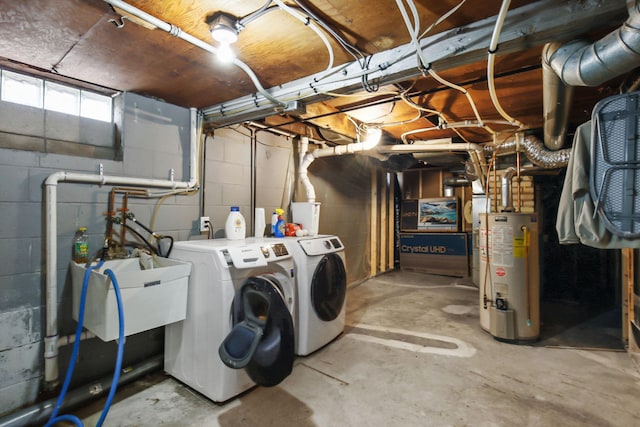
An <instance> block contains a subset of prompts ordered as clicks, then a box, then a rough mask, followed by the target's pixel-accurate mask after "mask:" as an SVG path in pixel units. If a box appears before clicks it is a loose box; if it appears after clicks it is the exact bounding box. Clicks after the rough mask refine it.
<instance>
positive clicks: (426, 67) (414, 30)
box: [396, 0, 495, 135]
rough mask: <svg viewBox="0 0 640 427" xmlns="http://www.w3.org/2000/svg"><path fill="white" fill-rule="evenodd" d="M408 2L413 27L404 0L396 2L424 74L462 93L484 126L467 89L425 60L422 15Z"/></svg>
mask: <svg viewBox="0 0 640 427" xmlns="http://www.w3.org/2000/svg"><path fill="white" fill-rule="evenodd" d="M406 1H407V4H408V5H409V9H410V11H411V14H412V15H413V20H414V22H413V25H412V24H411V19H410V18H409V13H408V12H407V8H406V7H405V5H404V0H396V4H397V5H398V9H400V13H401V15H402V19H403V20H404V23H405V25H406V27H407V30H408V31H409V35H410V36H411V43H412V44H413V47H414V49H415V53H416V55H417V56H418V60H419V61H420V65H421V67H423V74H424V72H425V71H426V72H427V73H428V74H429V75H430V76H431V77H433V78H434V79H435V80H436V81H437V82H439V83H440V84H443V85H445V86H447V87H449V88H451V89H454V90H456V91H458V92H460V93H462V94H463V95H464V96H465V97H466V98H467V101H468V102H469V105H470V106H471V109H472V110H473V114H474V116H475V117H476V120H477V121H478V123H481V124H482V123H483V120H482V117H480V113H479V112H478V108H477V107H476V104H475V102H474V100H473V97H472V96H471V93H469V91H468V90H467V89H465V88H463V87H461V86H458V85H456V84H455V83H452V82H450V81H448V80H446V79H444V78H442V77H441V76H440V75H438V74H437V73H436V72H435V71H434V70H433V69H432V67H431V64H430V63H429V62H428V61H427V60H426V59H425V57H424V54H423V52H422V49H421V48H420V41H419V39H418V33H419V32H420V28H419V27H420V15H419V14H418V9H417V8H416V5H415V3H414V2H413V0H406ZM456 10H457V8H456ZM481 127H482V128H483V129H485V130H486V131H487V132H488V133H490V134H492V135H493V134H495V131H494V130H493V129H491V128H490V127H489V126H486V125H483V126H481Z"/></svg>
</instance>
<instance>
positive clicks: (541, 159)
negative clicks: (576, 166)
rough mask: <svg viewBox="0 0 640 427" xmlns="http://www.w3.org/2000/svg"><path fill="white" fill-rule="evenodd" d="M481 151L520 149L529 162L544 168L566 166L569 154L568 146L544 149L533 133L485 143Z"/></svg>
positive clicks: (491, 152)
mask: <svg viewBox="0 0 640 427" xmlns="http://www.w3.org/2000/svg"><path fill="white" fill-rule="evenodd" d="M483 151H484V154H485V155H486V156H491V155H493V154H494V153H495V154H496V155H501V154H512V153H515V152H518V151H520V152H522V153H524V154H525V155H526V156H527V158H528V159H529V160H530V161H531V163H533V164H534V165H536V166H538V167H541V168H545V169H554V168H563V167H566V166H567V163H569V156H570V155H571V150H570V149H568V148H566V149H564V150H557V151H549V150H546V149H545V147H544V144H543V143H542V141H540V139H538V138H537V137H535V136H534V135H526V136H524V137H522V136H518V135H516V137H515V138H514V139H511V140H508V141H505V142H503V143H500V144H498V145H485V146H484V147H483Z"/></svg>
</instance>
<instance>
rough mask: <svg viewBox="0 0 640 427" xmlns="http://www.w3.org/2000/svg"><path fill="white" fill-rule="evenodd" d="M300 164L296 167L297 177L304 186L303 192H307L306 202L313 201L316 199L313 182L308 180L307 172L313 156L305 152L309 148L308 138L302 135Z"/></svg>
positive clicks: (313, 158)
mask: <svg viewBox="0 0 640 427" xmlns="http://www.w3.org/2000/svg"><path fill="white" fill-rule="evenodd" d="M299 149H300V166H299V169H298V179H299V180H300V183H301V184H302V185H303V186H304V189H305V192H306V193H307V202H309V203H314V202H315V201H316V190H315V188H313V184H312V183H311V181H310V180H309V175H308V173H307V169H308V168H309V165H311V163H313V161H314V160H315V157H314V156H313V154H312V153H307V150H308V149H309V138H307V137H306V136H303V137H301V138H300V146H299Z"/></svg>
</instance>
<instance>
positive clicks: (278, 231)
mask: <svg viewBox="0 0 640 427" xmlns="http://www.w3.org/2000/svg"><path fill="white" fill-rule="evenodd" d="M276 214H277V215H278V221H277V222H276V226H275V229H274V230H273V236H274V237H284V218H282V215H283V214H284V209H280V208H278V209H276Z"/></svg>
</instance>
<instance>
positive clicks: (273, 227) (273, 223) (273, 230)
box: [271, 211, 278, 236]
mask: <svg viewBox="0 0 640 427" xmlns="http://www.w3.org/2000/svg"><path fill="white" fill-rule="evenodd" d="M277 223H278V214H277V213H276V212H275V211H274V212H273V214H272V215H271V235H272V236H275V235H276V224H277Z"/></svg>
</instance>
